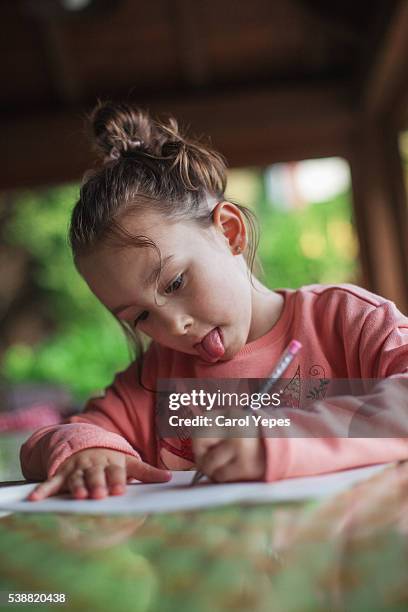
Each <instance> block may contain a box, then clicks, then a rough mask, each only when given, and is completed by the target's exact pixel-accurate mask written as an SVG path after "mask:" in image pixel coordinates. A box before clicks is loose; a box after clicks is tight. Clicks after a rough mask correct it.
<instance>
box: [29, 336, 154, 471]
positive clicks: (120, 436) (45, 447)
mask: <svg viewBox="0 0 408 612" xmlns="http://www.w3.org/2000/svg"><path fill="white" fill-rule="evenodd" d="M156 365H157V364H156V349H155V346H152V345H151V346H150V347H149V350H148V351H147V352H146V354H145V355H144V359H143V381H142V382H143V386H141V385H140V384H139V382H138V378H137V367H138V363H137V362H134V363H132V364H131V365H130V366H129V367H128V368H127V369H126V370H124V371H123V372H119V373H118V374H116V376H115V378H114V380H113V382H112V384H111V385H110V386H109V387H108V388H107V389H106V390H105V392H104V394H103V396H102V397H95V398H91V399H89V400H88V402H87V403H86V405H85V408H84V410H83V411H82V412H81V413H80V414H76V415H74V416H71V417H69V418H68V419H66V420H65V421H64V423H62V424H59V425H51V426H46V427H42V428H40V429H38V430H36V431H35V432H34V433H33V434H32V435H31V436H30V437H29V438H28V440H26V442H25V443H24V444H23V445H22V447H21V449H20V464H21V469H22V473H23V475H24V477H25V478H26V479H28V480H44V479H46V478H50V477H51V476H53V475H54V474H55V472H56V471H57V469H58V467H59V466H60V465H61V464H62V462H63V461H65V460H66V459H67V458H68V457H70V456H71V455H72V454H74V453H76V452H78V451H80V450H83V449H86V448H94V447H99V448H109V449H112V450H117V451H121V452H123V453H126V454H129V455H133V456H134V457H138V458H141V459H143V461H146V462H148V463H150V464H152V465H155V464H156V436H155V427H154V420H155V416H154V397H155V396H154V393H152V392H151V391H148V390H146V389H145V388H144V386H146V387H147V388H148V389H152V387H151V386H150V384H146V382H147V383H151V382H153V380H154V378H155V376H154V374H155V369H156ZM145 373H147V375H145Z"/></svg>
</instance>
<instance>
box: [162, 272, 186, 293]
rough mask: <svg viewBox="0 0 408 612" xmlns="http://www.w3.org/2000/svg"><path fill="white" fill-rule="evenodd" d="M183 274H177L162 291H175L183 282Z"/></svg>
mask: <svg viewBox="0 0 408 612" xmlns="http://www.w3.org/2000/svg"><path fill="white" fill-rule="evenodd" d="M183 280H184V274H178V275H177V276H176V278H175V279H174V281H173V282H172V283H171V285H169V286H168V287H167V289H165V291H164V293H173V291H177V289H180V287H181V286H182V284H183Z"/></svg>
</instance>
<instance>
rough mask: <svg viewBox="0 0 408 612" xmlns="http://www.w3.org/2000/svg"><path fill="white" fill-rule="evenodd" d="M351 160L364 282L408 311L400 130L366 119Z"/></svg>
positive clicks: (407, 224)
mask: <svg viewBox="0 0 408 612" xmlns="http://www.w3.org/2000/svg"><path fill="white" fill-rule="evenodd" d="M349 162H350V167H351V176H352V187H353V200H354V212H355V220H356V226H357V232H358V235H359V240H360V245H361V263H362V268H363V276H364V282H365V285H366V287H367V288H368V289H369V290H371V291H373V292H374V293H378V294H380V295H382V296H384V297H386V298H388V299H390V300H392V301H394V302H395V303H396V305H397V306H398V308H399V309H400V310H401V311H402V312H404V313H408V208H407V196H406V190H405V184H404V175H403V168H402V161H401V156H400V151H399V143H398V132H397V130H396V129H394V128H392V127H390V126H386V125H384V124H380V123H379V122H366V121H364V120H362V121H361V123H360V125H358V126H356V129H355V131H354V135H353V138H352V144H351V151H350V156H349Z"/></svg>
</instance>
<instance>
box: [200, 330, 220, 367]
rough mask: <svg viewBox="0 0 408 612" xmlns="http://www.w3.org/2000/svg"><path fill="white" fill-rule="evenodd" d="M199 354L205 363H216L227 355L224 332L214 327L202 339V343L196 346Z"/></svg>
mask: <svg viewBox="0 0 408 612" xmlns="http://www.w3.org/2000/svg"><path fill="white" fill-rule="evenodd" d="M194 348H195V349H196V350H197V352H198V354H199V355H200V357H201V358H202V359H204V360H205V361H210V362H214V361H217V359H219V358H220V357H222V356H223V355H224V353H225V347H224V341H223V336H222V331H221V329H220V328H219V327H214V329H212V330H211V331H209V332H208V334H206V335H205V336H204V338H202V340H201V342H198V343H197V344H195V345H194Z"/></svg>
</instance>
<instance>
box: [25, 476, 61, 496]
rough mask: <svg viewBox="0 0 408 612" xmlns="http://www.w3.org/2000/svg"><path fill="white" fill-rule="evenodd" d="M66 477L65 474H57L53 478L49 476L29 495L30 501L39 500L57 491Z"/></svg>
mask: <svg viewBox="0 0 408 612" xmlns="http://www.w3.org/2000/svg"><path fill="white" fill-rule="evenodd" d="M64 479H65V475H64V474H55V475H54V476H52V477H51V478H48V479H47V480H45V481H44V482H42V483H41V484H39V485H38V486H37V487H36V488H35V489H33V490H32V491H31V493H30V494H29V495H28V496H27V500H28V501H39V500H40V499H44V498H45V497H48V496H49V495H54V494H55V493H57V492H58V491H59V490H60V488H61V486H62V484H63V482H64Z"/></svg>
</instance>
